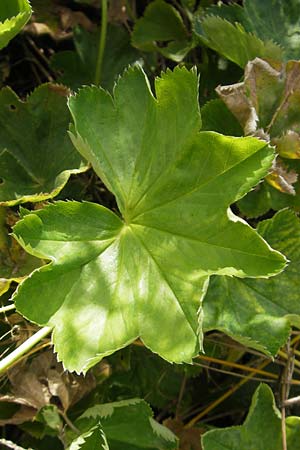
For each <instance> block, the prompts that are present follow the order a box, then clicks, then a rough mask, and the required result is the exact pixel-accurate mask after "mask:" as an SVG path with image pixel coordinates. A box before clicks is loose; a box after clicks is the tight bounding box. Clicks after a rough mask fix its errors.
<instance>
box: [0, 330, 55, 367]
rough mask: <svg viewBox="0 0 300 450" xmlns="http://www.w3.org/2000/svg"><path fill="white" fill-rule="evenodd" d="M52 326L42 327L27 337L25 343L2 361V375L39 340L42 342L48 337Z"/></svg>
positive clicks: (0, 364) (0, 363)
mask: <svg viewBox="0 0 300 450" xmlns="http://www.w3.org/2000/svg"><path fill="white" fill-rule="evenodd" d="M51 330H52V328H51V327H44V328H41V329H40V330H39V331H38V332H37V333H35V334H34V335H33V336H31V337H30V338H29V339H27V340H26V341H25V342H23V344H21V345H20V346H19V347H17V348H16V349H15V350H14V351H13V352H11V353H10V354H9V355H8V356H6V357H5V358H3V359H2V361H0V375H1V374H2V373H4V372H6V370H8V369H9V368H10V367H11V366H13V365H14V364H15V363H16V362H18V361H19V359H20V358H21V357H22V356H23V355H25V354H26V353H27V352H29V350H31V349H32V347H34V346H35V345H36V344H37V343H38V342H40V341H41V340H42V339H43V338H44V337H46V336H47V335H48V334H49V333H50V332H51Z"/></svg>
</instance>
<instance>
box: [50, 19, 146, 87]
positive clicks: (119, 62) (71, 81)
mask: <svg viewBox="0 0 300 450" xmlns="http://www.w3.org/2000/svg"><path fill="white" fill-rule="evenodd" d="M73 39H74V46H75V51H72V50H68V51H63V52H58V53H55V54H54V55H53V57H52V58H51V66H52V68H53V69H54V70H56V71H58V72H60V73H61V76H59V78H58V80H59V81H60V82H61V83H63V84H65V85H67V86H69V87H70V88H71V89H74V90H75V89H77V88H79V87H80V86H82V85H88V84H94V81H95V72H96V62H97V53H98V45H99V31H95V32H88V31H86V30H84V29H83V28H79V27H76V28H75V29H74V31H73ZM139 57H140V55H139V53H138V51H137V50H136V49H134V48H133V47H131V46H130V37H129V34H128V32H127V31H126V30H125V29H124V28H121V27H117V26H114V25H109V27H108V30H107V46H106V49H105V51H104V57H103V58H104V59H103V70H102V75H101V85H102V86H103V87H104V88H106V89H108V90H110V91H112V88H113V86H114V83H115V82H116V80H117V77H118V76H119V75H120V74H121V73H122V72H123V71H124V69H125V67H127V66H128V65H129V64H132V63H134V62H135V61H137V60H138V59H139Z"/></svg>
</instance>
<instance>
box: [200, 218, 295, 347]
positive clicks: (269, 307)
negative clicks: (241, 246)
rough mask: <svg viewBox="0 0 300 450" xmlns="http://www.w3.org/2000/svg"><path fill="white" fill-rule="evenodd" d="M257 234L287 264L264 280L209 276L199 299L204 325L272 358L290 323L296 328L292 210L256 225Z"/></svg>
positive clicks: (282, 342)
mask: <svg viewBox="0 0 300 450" xmlns="http://www.w3.org/2000/svg"><path fill="white" fill-rule="evenodd" d="M258 232H259V233H260V234H261V235H262V236H263V237H264V238H265V239H267V241H268V242H269V243H270V245H272V246H273V247H274V248H275V249H277V250H279V251H281V252H282V253H284V254H285V255H286V256H287V257H288V259H289V260H290V263H289V265H288V266H287V268H286V269H285V271H284V272H283V273H281V274H280V275H278V276H277V277H275V278H270V279H268V280H249V279H243V280H241V279H237V278H229V277H214V279H213V280H211V282H210V286H209V289H208V291H207V294H206V297H205V300H204V327H205V328H206V329H209V330H211V329H219V330H221V331H223V332H224V333H227V334H228V335H230V336H231V337H232V338H233V339H235V340H237V341H239V342H241V343H243V344H245V345H247V346H249V347H253V348H256V349H258V350H260V351H263V352H265V353H268V354H272V355H275V354H276V353H277V352H278V350H279V348H280V347H281V346H282V345H283V344H284V343H285V342H286V340H287V338H288V335H289V332H290V327H291V325H294V326H297V327H300V308H299V302H298V292H299V274H298V266H299V259H300V252H299V248H300V247H299V245H300V222H299V219H298V218H297V217H296V216H295V214H294V213H293V212H292V211H289V210H283V211H280V212H278V213H277V214H276V215H275V216H274V217H273V218H272V219H269V220H265V221H263V222H260V223H259V226H258Z"/></svg>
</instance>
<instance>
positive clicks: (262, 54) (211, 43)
mask: <svg viewBox="0 0 300 450" xmlns="http://www.w3.org/2000/svg"><path fill="white" fill-rule="evenodd" d="M194 32H195V34H196V36H197V37H198V38H200V40H201V42H203V43H204V44H205V45H207V47H209V48H211V49H213V50H215V51H216V52H218V53H220V55H222V56H224V57H225V58H227V59H229V60H230V61H233V62H234V63H235V64H237V65H239V66H240V67H245V66H246V64H247V62H248V61H251V60H252V59H254V58H256V57H259V58H270V59H274V60H279V61H280V60H281V58H282V50H281V48H280V47H279V46H278V45H276V44H275V43H274V42H272V41H266V42H263V41H262V40H261V39H259V37H257V36H255V35H254V34H252V33H248V32H247V31H246V30H245V29H244V28H243V26H242V25H241V24H238V23H236V24H232V23H230V22H228V20H225V19H222V18H221V17H218V16H213V15H208V16H204V17H202V16H197V15H196V16H195V19H194Z"/></svg>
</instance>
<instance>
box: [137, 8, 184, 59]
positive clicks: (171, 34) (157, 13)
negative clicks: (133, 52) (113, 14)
mask: <svg viewBox="0 0 300 450" xmlns="http://www.w3.org/2000/svg"><path fill="white" fill-rule="evenodd" d="M158 43H160V44H164V45H158ZM132 45H133V46H135V47H137V48H139V49H141V50H144V51H158V52H160V53H161V54H162V55H163V56H165V57H166V58H170V59H172V60H173V61H176V62H180V61H182V59H183V58H184V57H185V56H186V54H187V53H188V52H189V50H190V49H191V48H192V42H191V40H190V39H189V37H188V33H187V30H186V28H185V25H184V23H183V20H182V18H181V16H180V14H179V12H178V11H177V10H176V9H175V8H174V7H173V6H171V5H169V4H168V3H166V2H165V1H164V0H154V1H153V2H151V3H150V4H149V5H148V6H147V8H146V10H145V13H144V16H143V17H141V18H140V19H138V20H137V21H136V23H135V25H134V29H133V33H132Z"/></svg>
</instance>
